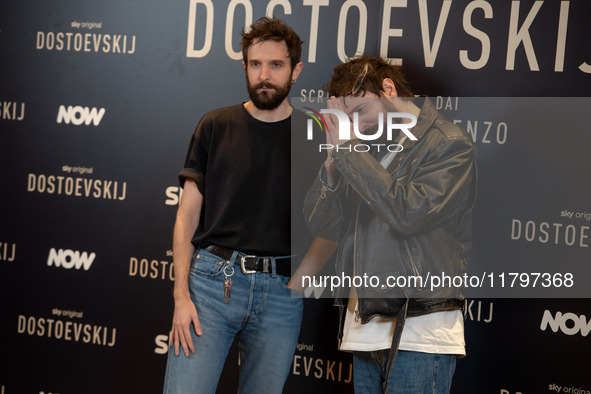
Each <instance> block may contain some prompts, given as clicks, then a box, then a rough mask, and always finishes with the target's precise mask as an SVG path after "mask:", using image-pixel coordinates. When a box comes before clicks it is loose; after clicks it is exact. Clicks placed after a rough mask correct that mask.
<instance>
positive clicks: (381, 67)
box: [324, 55, 413, 97]
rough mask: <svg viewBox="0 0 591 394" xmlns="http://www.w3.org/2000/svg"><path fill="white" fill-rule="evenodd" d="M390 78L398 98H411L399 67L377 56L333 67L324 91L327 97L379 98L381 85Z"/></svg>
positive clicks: (357, 59)
mask: <svg viewBox="0 0 591 394" xmlns="http://www.w3.org/2000/svg"><path fill="white" fill-rule="evenodd" d="M386 78H390V79H391V80H392V81H393V82H394V86H395V87H396V93H397V96H398V97H413V93H412V90H411V89H410V85H409V83H408V81H407V80H406V77H405V76H404V74H403V73H402V69H401V67H400V66H395V65H393V64H390V63H389V62H388V61H387V60H385V59H383V58H381V57H379V56H368V55H363V56H357V57H353V58H349V59H348V60H347V62H346V63H343V64H340V65H338V66H337V67H335V69H334V71H333V74H332V78H331V79H330V82H329V83H328V84H326V86H325V88H324V89H325V90H326V91H328V94H329V96H336V97H344V96H363V95H364V94H365V93H366V92H371V93H374V94H376V95H378V96H381V95H382V93H383V91H384V90H383V89H382V83H383V81H384V79H386Z"/></svg>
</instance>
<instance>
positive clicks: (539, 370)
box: [0, 0, 591, 394]
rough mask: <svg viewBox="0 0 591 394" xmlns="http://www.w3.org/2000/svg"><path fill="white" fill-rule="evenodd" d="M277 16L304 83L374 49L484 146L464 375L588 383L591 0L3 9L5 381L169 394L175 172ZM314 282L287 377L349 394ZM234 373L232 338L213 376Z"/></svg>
mask: <svg viewBox="0 0 591 394" xmlns="http://www.w3.org/2000/svg"><path fill="white" fill-rule="evenodd" d="M264 15H274V16H275V17H278V18H280V19H283V20H284V21H286V22H287V23H288V24H289V25H291V26H292V27H294V29H295V30H296V31H297V32H298V33H299V34H300V36H301V37H302V39H303V40H304V41H305V45H304V49H303V54H302V61H303V62H304V64H305V65H304V69H303V71H302V74H301V76H300V78H299V79H298V81H297V84H296V85H294V86H293V87H292V99H298V98H299V99H301V100H302V102H307V103H318V102H320V103H322V100H323V99H325V97H326V93H325V91H324V90H323V85H324V84H325V83H326V82H327V81H328V79H329V78H330V75H331V73H332V69H333V68H334V67H335V66H336V65H338V64H340V63H341V62H343V61H345V59H346V58H347V57H349V56H353V55H355V54H356V53H368V54H379V55H382V56H385V57H388V58H390V59H392V61H394V62H397V63H399V64H402V65H403V66H405V67H406V69H407V75H408V78H409V80H410V82H411V84H412V86H413V88H414V91H415V93H418V94H425V95H429V96H432V98H433V101H434V102H435V103H436V105H437V107H438V108H439V109H441V110H442V111H444V112H445V114H446V116H448V117H449V118H450V119H451V120H453V121H454V122H456V123H459V124H461V125H462V126H463V127H465V128H466V129H467V130H468V131H469V132H470V134H471V135H472V137H473V139H474V141H475V143H476V147H477V150H478V165H479V172H480V173H479V175H480V179H479V196H478V201H477V207H476V213H475V222H474V237H475V246H474V253H473V264H474V267H477V269H478V270H479V271H478V272H482V273H483V274H486V275H483V276H482V277H481V279H490V281H491V282H492V281H494V283H495V286H496V289H495V291H494V292H490V293H486V292H478V291H476V292H474V293H472V295H471V296H470V298H468V299H467V300H466V308H465V316H466V342H467V345H466V349H467V357H465V358H464V359H461V360H459V362H458V366H457V371H456V375H455V380H454V385H453V387H452V392H453V393H501V394H517V393H522V394H525V393H547V392H551V393H577V394H583V393H590V392H591V376H590V375H589V373H588V365H589V363H588V353H589V351H591V346H590V342H589V341H590V340H591V336H590V335H589V333H590V332H591V301H590V300H589V299H588V297H589V294H588V293H587V292H589V293H591V286H589V284H586V283H585V281H589V280H591V279H589V278H590V277H591V276H589V275H585V272H587V271H585V270H588V269H589V267H588V265H590V264H591V254H590V252H589V244H591V239H590V236H591V231H590V229H589V227H590V225H591V224H590V223H591V203H590V201H591V198H590V196H591V180H590V179H591V178H590V177H589V175H588V174H589V172H590V170H591V161H590V160H589V156H588V151H589V147H590V146H591V135H590V134H589V130H588V127H586V125H585V122H586V116H587V114H588V111H589V108H591V106H590V104H591V100H588V99H587V98H586V97H585V96H587V95H588V94H589V92H591V44H590V40H588V37H589V35H590V34H591V28H590V27H589V23H588V20H589V17H591V3H589V2H587V1H585V0H577V1H574V0H573V1H565V0H563V1H559V0H545V1H531V0H514V1H492V0H489V1H484V0H475V1H469V0H434V1H431V0H429V1H427V0H383V1H370V0H346V1H344V0H293V1H288V0H261V1H259V0H224V1H218V0H215V1H214V0H172V1H167V2H161V1H154V0H144V1H138V0H129V1H125V2H121V1H115V0H108V1H101V2H96V1H89V0H84V1H73V0H53V1H45V2H40V1H37V2H4V3H3V4H2V6H1V8H0V179H1V185H2V186H1V189H0V196H1V203H0V299H1V301H0V316H1V324H0V364H1V365H3V367H2V368H1V369H0V394H21V393H33V394H41V393H43V394H48V393H53V394H58V393H59V394H81V393H82V394H83V393H91V394H92V393H159V392H161V388H162V384H163V381H164V368H165V363H166V352H167V346H168V345H167V343H168V332H169V329H170V326H171V318H172V310H173V300H172V285H173V280H174V276H173V264H172V257H171V244H172V242H171V240H172V228H173V224H174V218H175V213H176V209H177V206H178V203H179V199H180V197H181V193H182V191H181V189H180V188H179V186H178V183H177V177H176V174H177V172H178V171H179V169H180V168H181V167H182V165H183V162H184V157H185V153H186V149H187V146H188V143H189V140H190V137H191V135H192V133H193V131H194V128H195V126H196V124H197V122H198V121H199V119H200V118H201V116H202V115H203V114H204V113H205V112H207V111H209V110H212V109H215V108H218V107H222V106H227V105H232V104H236V103H240V102H243V101H247V100H248V95H247V93H246V88H245V78H244V70H243V67H242V64H241V52H240V48H239V41H240V35H239V32H240V29H241V28H242V27H243V26H245V25H249V24H250V23H251V22H253V21H254V20H256V19H258V18H259V17H261V16H264ZM503 97H505V98H507V99H503ZM509 98H521V99H519V100H514V99H509ZM528 98H531V99H532V100H528ZM567 98H568V99H567ZM536 100H538V101H536ZM536 108H537V109H538V110H537V111H536ZM530 119H531V120H532V121H531V122H529V121H528V120H530ZM497 263H498V265H497V268H496V270H495V269H494V268H495V264H497ZM511 268H513V270H512V271H510V270H511ZM485 271H486V272H485ZM569 273H574V274H573V276H570V277H569V276H567V274H569ZM513 274H515V275H513ZM535 274H539V275H538V277H536V275H535ZM543 274H548V276H545V277H544V276H543ZM558 274H560V275H558ZM536 279H539V281H537V282H536V283H535V284H534V280H536ZM501 283H503V285H504V286H505V288H506V292H505V291H504V290H503V289H502V288H501V289H500V290H499V286H500V284H501ZM542 284H547V286H542ZM569 285H572V286H569ZM536 286H537V288H538V289H541V290H543V291H541V292H534V291H531V292H530V291H527V290H529V289H534V288H536ZM573 286H574V287H573ZM571 287H573V288H576V289H577V292H571V293H569V292H568V291H565V290H568V289H569V288H571ZM523 289H525V290H523ZM587 289H589V290H587ZM326 291H328V290H326ZM321 293H322V289H315V290H314V291H308V292H306V297H307V299H306V301H305V308H306V310H305V316H304V321H303V323H302V332H301V336H300V339H299V343H298V347H297V351H296V353H295V355H294V360H293V366H292V370H291V375H290V377H289V379H288V381H287V384H286V387H285V391H284V392H285V393H301V392H308V393H352V392H353V390H352V364H351V357H350V355H349V354H347V353H342V352H339V351H338V350H337V341H336V335H337V319H338V317H337V315H338V313H337V310H336V308H334V307H333V306H332V301H331V300H330V299H328V298H323V297H325V296H326V294H324V295H322V294H321ZM237 371H238V356H237V352H236V349H235V348H233V349H232V351H231V353H230V355H229V357H228V362H227V363H226V366H225V369H224V372H223V374H222V378H221V380H220V384H219V389H218V392H219V393H231V392H235V390H236V386H237Z"/></svg>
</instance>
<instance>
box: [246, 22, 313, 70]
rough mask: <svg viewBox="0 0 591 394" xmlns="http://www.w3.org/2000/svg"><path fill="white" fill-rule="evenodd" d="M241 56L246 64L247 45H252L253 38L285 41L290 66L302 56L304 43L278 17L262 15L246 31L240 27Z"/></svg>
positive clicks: (292, 66)
mask: <svg viewBox="0 0 591 394" xmlns="http://www.w3.org/2000/svg"><path fill="white" fill-rule="evenodd" d="M241 35H242V41H241V42H240V46H241V47H242V58H243V59H244V63H245V64H248V57H247V55H248V47H250V46H251V45H252V43H253V42H254V41H255V40H259V41H267V40H273V41H285V44H286V45H287V52H288V53H289V58H290V59H291V68H292V70H293V68H294V67H295V65H296V64H298V63H299V62H300V57H301V56H302V44H303V43H304V42H303V41H302V40H301V39H300V36H298V34H297V33H296V32H295V31H294V30H293V29H292V28H291V27H289V26H287V25H286V24H285V23H284V22H282V21H280V20H279V19H273V18H269V17H267V16H264V17H262V18H260V19H259V20H258V21H256V22H255V23H253V24H252V25H250V28H249V30H248V32H246V31H245V29H244V28H243V29H242V33H241Z"/></svg>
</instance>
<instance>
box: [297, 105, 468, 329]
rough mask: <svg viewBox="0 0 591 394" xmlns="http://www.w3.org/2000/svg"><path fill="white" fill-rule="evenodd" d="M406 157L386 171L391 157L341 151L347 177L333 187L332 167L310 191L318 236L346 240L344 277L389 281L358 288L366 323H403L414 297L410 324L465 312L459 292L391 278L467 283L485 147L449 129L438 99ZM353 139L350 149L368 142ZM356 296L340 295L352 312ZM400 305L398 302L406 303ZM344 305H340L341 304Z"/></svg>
mask: <svg viewBox="0 0 591 394" xmlns="http://www.w3.org/2000/svg"><path fill="white" fill-rule="evenodd" d="M422 100H424V103H423V104H422V107H421V106H420V105H418V106H419V107H420V108H421V112H420V114H419V117H418V122H417V125H416V126H415V127H414V128H412V130H411V132H412V134H413V135H415V136H416V137H417V139H418V140H417V141H412V140H410V139H406V140H405V141H404V143H403V144H402V145H403V147H404V149H403V151H401V152H399V153H398V154H397V155H396V157H395V158H394V160H393V161H392V162H391V163H390V164H389V165H388V167H387V168H386V169H385V168H384V167H382V165H381V164H380V162H379V160H380V159H381V157H383V156H384V155H385V153H387V152H378V153H377V154H375V156H376V157H374V154H372V153H358V152H348V151H346V150H343V149H341V150H339V151H338V152H336V151H333V152H332V153H331V158H332V160H333V161H334V163H335V165H336V167H337V168H338V170H339V171H340V173H341V179H340V181H339V184H338V185H337V186H336V187H335V188H334V189H331V188H329V187H328V185H327V183H326V181H325V173H324V167H322V168H321V171H320V173H319V175H318V177H317V178H316V180H315V182H314V184H313V185H312V187H311V188H310V190H309V191H308V195H307V196H306V201H305V205H304V216H305V218H306V221H307V223H308V226H309V228H310V230H311V231H312V232H313V233H314V234H315V235H316V236H320V237H322V238H327V239H331V240H335V241H337V240H338V242H339V247H338V249H337V256H336V273H337V274H338V275H339V276H340V275H342V273H345V275H360V276H362V275H364V274H367V276H368V277H371V276H377V277H379V278H380V286H378V287H373V286H367V287H360V288H357V293H358V297H359V303H358V309H359V317H360V318H361V322H362V323H366V322H368V321H369V320H370V319H371V318H372V317H373V316H375V315H380V316H383V317H389V318H391V317H394V316H395V315H396V310H398V309H399V308H398V307H399V305H400V301H399V299H400V298H402V299H404V298H408V299H409V304H408V310H407V315H408V316H415V315H421V314H427V313H431V312H435V311H442V310H453V309H461V308H462V305H463V301H462V300H463V294H462V290H461V288H458V287H453V286H452V287H438V288H434V289H433V290H432V289H431V288H430V286H429V283H425V282H423V283H419V284H420V285H419V286H412V285H411V286H406V287H403V288H400V287H389V286H387V285H385V283H386V279H387V277H388V276H394V277H397V276H400V275H403V276H405V277H409V276H417V275H420V276H422V278H423V281H425V280H426V278H427V275H431V276H432V275H439V276H441V275H442V273H445V275H448V276H454V275H458V276H462V275H463V274H464V273H466V266H467V261H468V257H469V254H470V250H471V247H472V210H473V206H474V201H475V198H476V163H475V148H474V144H473V142H472V138H471V137H470V135H469V134H468V133H467V132H466V131H465V130H463V129H461V128H460V127H458V126H457V125H454V124H453V123H451V122H449V121H448V120H447V119H445V118H444V117H443V116H442V115H441V114H439V112H438V111H437V110H436V109H435V107H434V106H433V104H432V103H431V101H430V100H429V99H428V98H424V99H422ZM360 142H361V141H360V140H357V139H356V140H351V141H349V142H348V143H346V144H343V145H342V146H347V145H351V144H356V143H360ZM349 290H350V289H349V288H339V289H337V290H336V291H335V294H334V295H335V297H336V298H337V300H339V299H340V301H341V303H340V305H344V301H345V300H344V299H345V298H347V297H348V295H349ZM397 298H398V300H397ZM337 304H339V303H338V302H337Z"/></svg>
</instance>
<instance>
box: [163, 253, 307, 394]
mask: <svg viewBox="0 0 591 394" xmlns="http://www.w3.org/2000/svg"><path fill="white" fill-rule="evenodd" d="M278 261H279V262H278V263H277V264H280V261H281V260H278ZM272 264H273V265H274V264H275V261H273V262H272ZM232 271H233V274H232V275H231V276H230V279H231V280H232V289H231V294H230V298H229V300H228V303H227V304H226V303H224V285H223V283H224V279H226V275H229V274H230V273H231V272H232ZM273 272H275V269H273ZM288 280H289V278H288V277H285V276H280V275H276V274H274V273H273V274H271V273H267V274H263V273H259V272H257V273H253V274H243V273H242V270H241V269H240V259H239V258H238V259H237V258H236V252H234V254H233V256H232V259H231V260H230V263H227V262H226V261H224V260H222V259H220V258H219V257H217V256H215V255H213V254H211V253H210V252H208V251H206V250H203V249H200V250H198V251H196V252H195V256H194V257H193V261H192V262H191V271H190V277H189V289H190V291H191V299H192V300H193V302H194V303H195V305H196V307H197V314H198V316H199V322H200V323H201V327H202V329H203V335H201V336H197V335H196V334H195V332H194V330H193V327H192V326H191V333H192V336H193V344H194V345H195V354H190V355H189V357H185V355H184V354H183V352H182V351H181V352H180V356H175V354H174V347H171V348H170V349H169V352H168V363H167V366H166V378H165V382H164V393H165V394H181V393H182V394H185V393H191V394H193V393H199V394H201V393H203V394H205V393H211V394H213V393H215V391H216V387H217V384H218V380H219V377H220V374H221V372H222V369H223V366H224V362H225V359H226V356H227V354H228V350H229V348H230V345H231V344H232V342H233V340H234V337H235V336H236V335H238V347H239V352H240V369H239V371H240V376H239V383H238V384H239V389H238V392H239V393H244V394H249V393H268V394H273V393H277V394H279V393H281V392H282V390H283V386H284V384H285V380H286V379H287V376H288V374H289V370H290V366H291V363H292V361H293V354H294V352H295V348H296V345H297V340H298V335H299V332H300V326H301V320H302V310H303V299H302V298H301V297H297V296H294V297H292V291H291V290H290V289H289V288H287V286H286V283H287V282H288Z"/></svg>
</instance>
